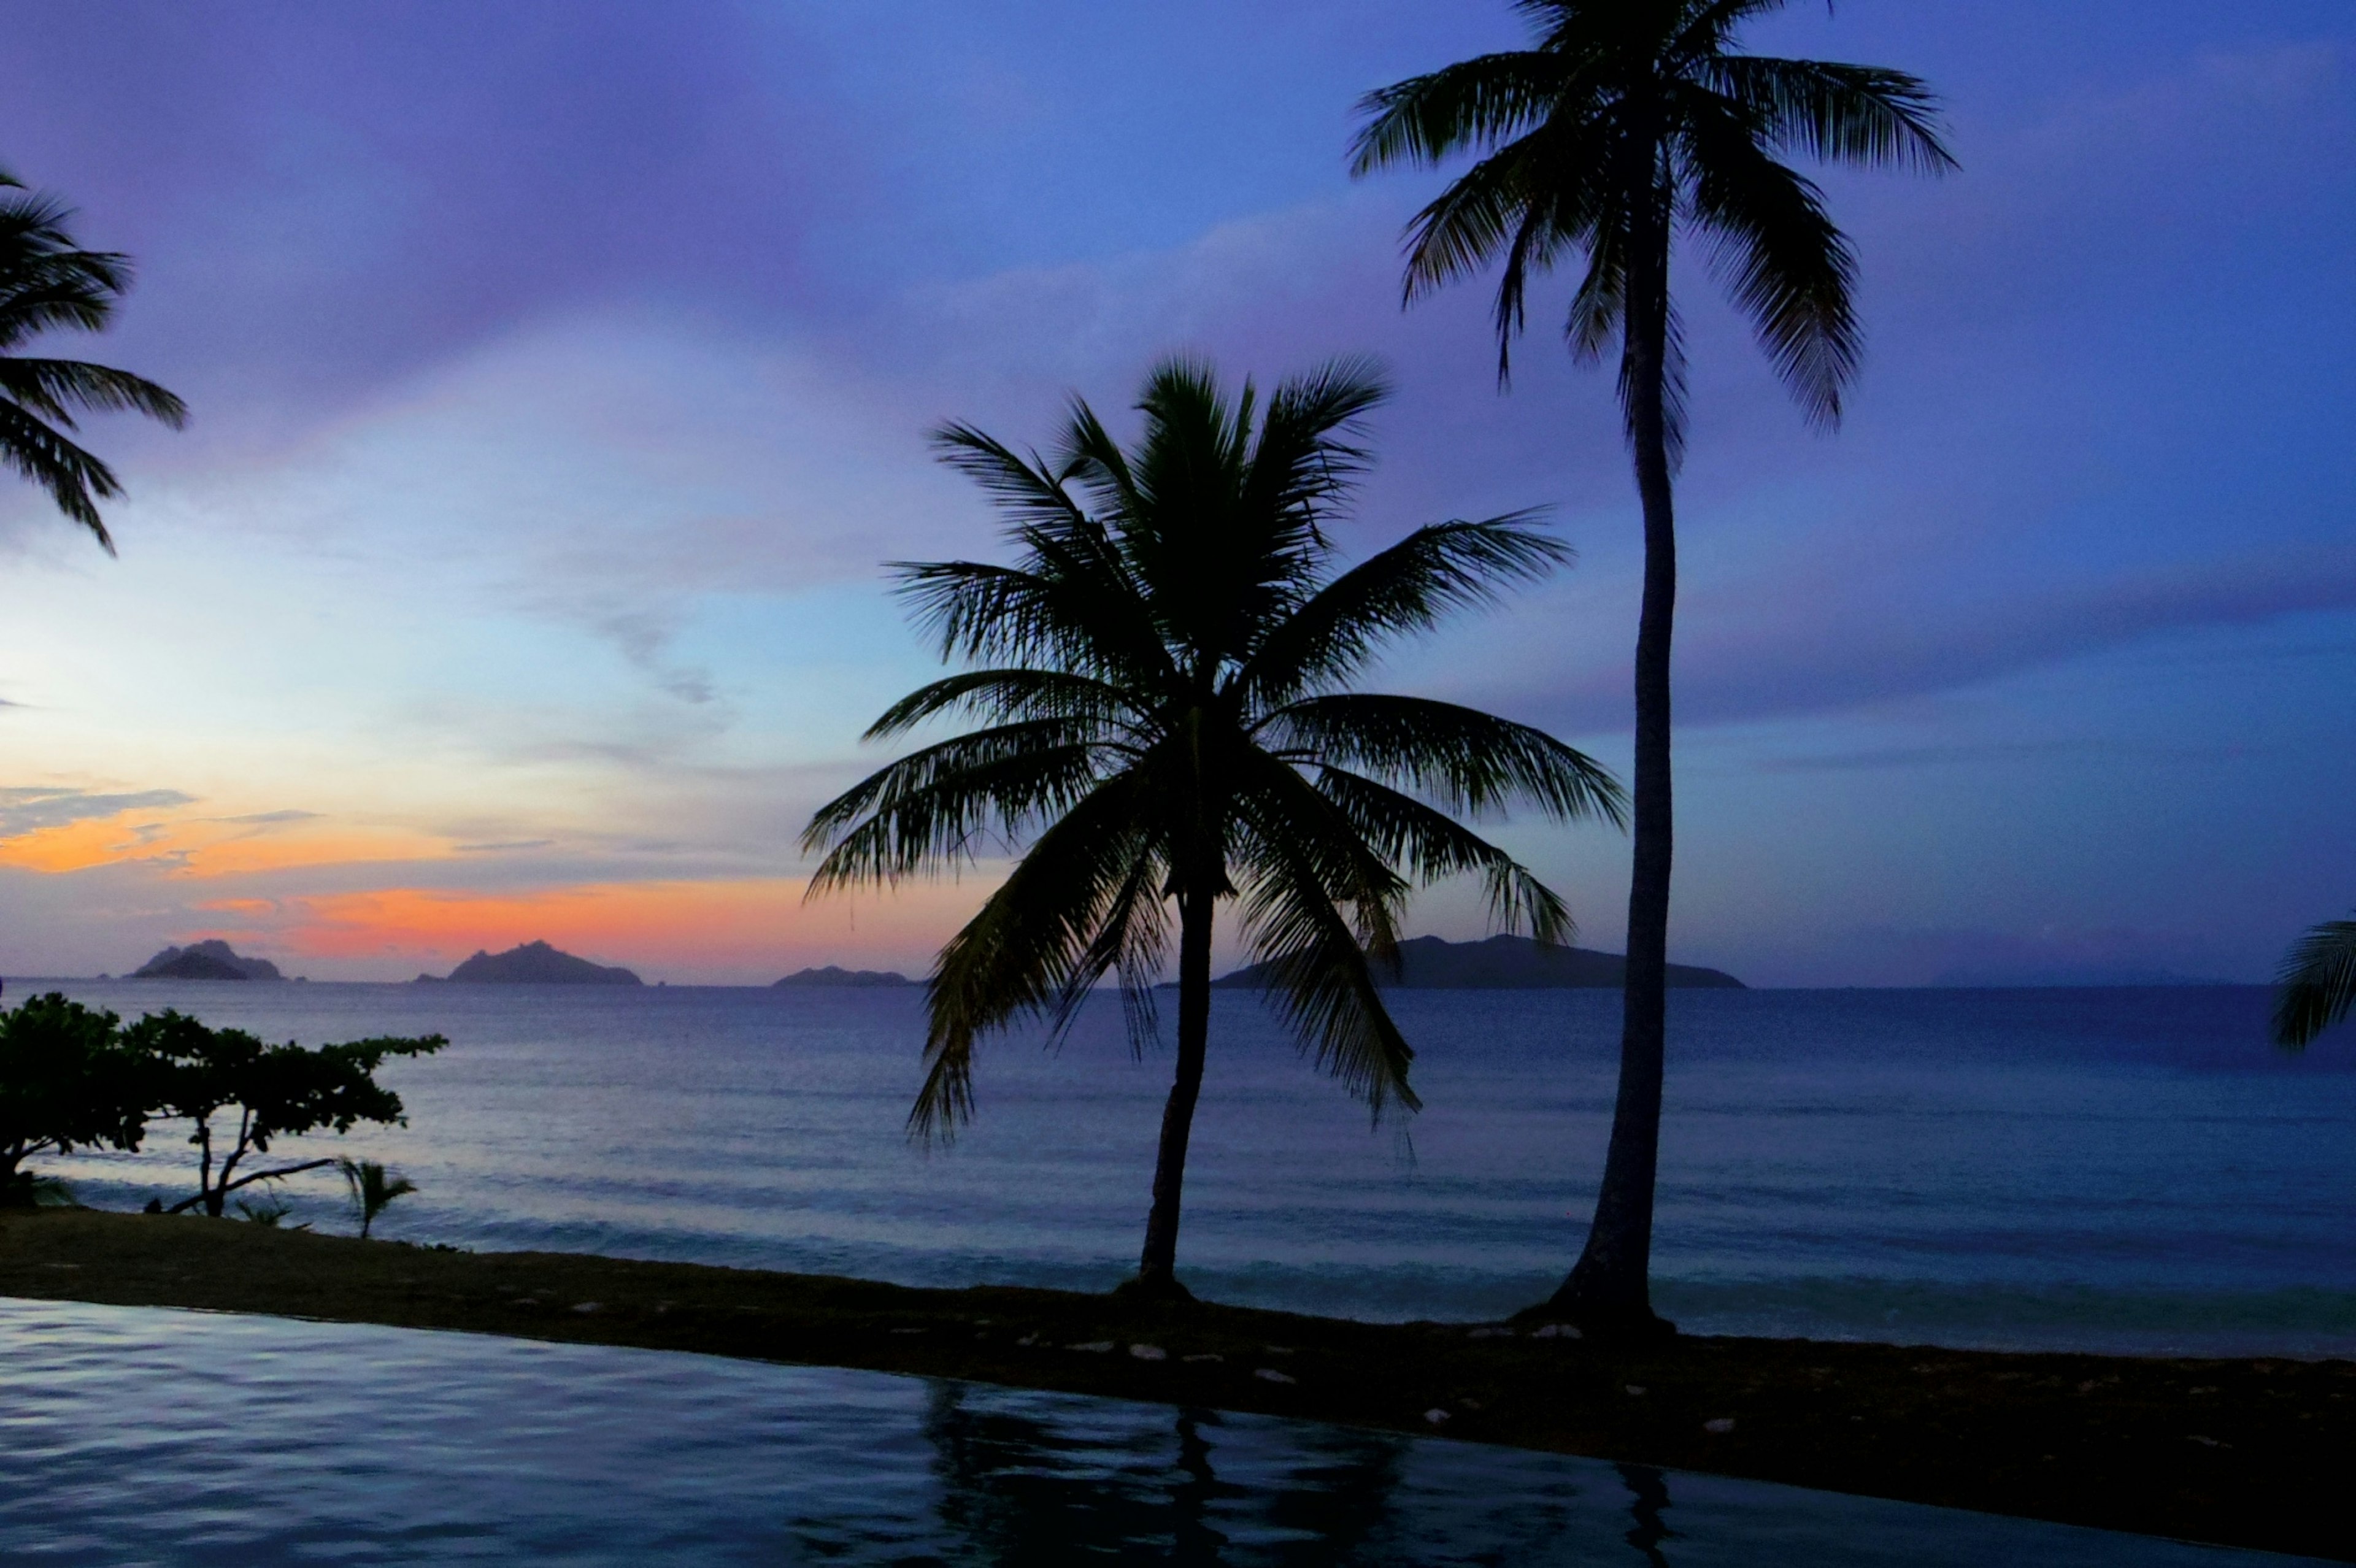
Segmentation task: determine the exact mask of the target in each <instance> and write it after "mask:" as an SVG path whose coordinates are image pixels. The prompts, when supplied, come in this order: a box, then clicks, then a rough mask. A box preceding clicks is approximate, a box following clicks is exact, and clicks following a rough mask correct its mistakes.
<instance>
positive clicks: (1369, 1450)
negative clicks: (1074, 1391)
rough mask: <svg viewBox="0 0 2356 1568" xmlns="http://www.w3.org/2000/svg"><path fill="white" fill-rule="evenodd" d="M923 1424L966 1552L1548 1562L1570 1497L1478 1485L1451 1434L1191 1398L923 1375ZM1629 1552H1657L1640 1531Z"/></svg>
mask: <svg viewBox="0 0 2356 1568" xmlns="http://www.w3.org/2000/svg"><path fill="white" fill-rule="evenodd" d="M925 1435H926V1440H927V1441H928V1442H929V1443H930V1444H931V1445H932V1446H933V1450H934V1454H935V1472H936V1474H937V1476H938V1477H939V1479H940V1482H941V1498H940V1502H939V1520H940V1524H941V1526H942V1533H943V1534H945V1535H946V1536H948V1538H949V1539H951V1540H953V1541H957V1542H958V1543H959V1544H960V1545H961V1546H962V1547H964V1548H965V1550H966V1551H967V1552H969V1554H970V1555H969V1557H968V1558H967V1559H966V1560H967V1561H970V1562H974V1563H992V1564H998V1563H1006V1564H1013V1563H1044V1562H1062V1561H1076V1560H1078V1559H1080V1558H1083V1557H1086V1558H1087V1559H1089V1560H1092V1561H1106V1562H1116V1563H1121V1562H1138V1563H1144V1562H1152V1563H1196V1564H1200V1563H1271V1564H1281V1565H1282V1568H1323V1565H1325V1564H1340V1563H1499V1564H1505V1563H1531V1562H1537V1561H1554V1560H1557V1558H1556V1555H1555V1554H1556V1553H1557V1552H1559V1551H1560V1550H1561V1549H1562V1547H1563V1545H1564V1543H1565V1536H1566V1533H1567V1532H1568V1531H1569V1528H1570V1525H1571V1522H1572V1516H1573V1513H1574V1505H1575V1503H1576V1502H1577V1499H1580V1488H1579V1487H1578V1486H1576V1485H1574V1484H1572V1483H1571V1482H1570V1481H1569V1480H1568V1479H1567V1478H1563V1477H1548V1478H1547V1482H1546V1483H1545V1484H1542V1485H1541V1486H1539V1487H1537V1488H1532V1487H1530V1486H1528V1485H1526V1484H1522V1485H1515V1486H1506V1487H1503V1488H1500V1487H1496V1486H1494V1480H1495V1479H1496V1477H1494V1475H1492V1476H1490V1477H1487V1478H1486V1479H1487V1481H1488V1482H1490V1483H1492V1484H1483V1478H1481V1477H1476V1476H1474V1475H1472V1474H1471V1473H1469V1472H1468V1473H1459V1469H1460V1467H1459V1466H1458V1465H1451V1464H1450V1463H1447V1462H1446V1457H1455V1456H1454V1455H1453V1453H1452V1451H1453V1450H1456V1449H1457V1448H1458V1447H1459V1445H1436V1444H1430V1443H1417V1442H1412V1441H1410V1440H1408V1439H1407V1438H1404V1437H1399V1436H1395V1435H1390V1434H1387V1433H1378V1432H1366V1431H1359V1430H1355V1429H1352V1428H1346V1427H1295V1428H1290V1429H1287V1430H1281V1431H1273V1430H1270V1429H1269V1425H1268V1424H1267V1423H1264V1422H1260V1421H1257V1420H1254V1419H1252V1418H1241V1419H1238V1420H1233V1421H1230V1420H1227V1419H1225V1418H1222V1417H1221V1416H1220V1415H1219V1414H1218V1413H1216V1412H1215V1411H1206V1410H1195V1409H1177V1410H1169V1409H1162V1408H1158V1407H1153V1406H1146V1405H1130V1404H1108V1405H1107V1406H1106V1407H1105V1408H1104V1409H1103V1410H1101V1411H1087V1412H1080V1411H1076V1410H1075V1408H1074V1403H1073V1402H1072V1401H1070V1400H1068V1399H1065V1398H1061V1397H1059V1396H1055V1395H1039V1394H1026V1393H1023V1392H1016V1391H1010V1390H1004V1389H994V1388H982V1387H977V1386H973V1385H966V1384H955V1383H942V1384H936V1385H934V1387H933V1390H932V1392H931V1395H930V1399H929V1402H928V1404H927V1408H926V1419H925ZM1467 1452H1468V1453H1469V1454H1470V1455H1472V1456H1479V1455H1481V1454H1482V1453H1483V1451H1482V1450H1469V1451H1467ZM1436 1454H1437V1455H1440V1456H1444V1457H1442V1458H1441V1459H1440V1462H1438V1463H1435V1462H1434V1458H1435V1455H1436ZM1516 1457H1518V1456H1516ZM1480 1464H1481V1460H1480V1459H1479V1458H1478V1457H1474V1458H1473V1459H1472V1465H1473V1466H1476V1467H1477V1466H1478V1465H1480ZM1629 1473H1630V1474H1631V1476H1632V1477H1633V1475H1635V1474H1636V1473H1637V1472H1635V1471H1633V1470H1632V1471H1631V1472H1629ZM1642 1473H1643V1474H1644V1475H1645V1476H1647V1477H1650V1480H1649V1487H1650V1490H1649V1491H1646V1492H1644V1493H1641V1494H1640V1502H1639V1510H1640V1511H1639V1518H1640V1520H1644V1519H1645V1518H1649V1519H1650V1520H1652V1528H1653V1535H1652V1537H1651V1538H1650V1539H1652V1540H1658V1539H1665V1538H1666V1536H1667V1532H1666V1531H1662V1530H1660V1529H1659V1527H1658V1509H1659V1508H1660V1507H1662V1506H1665V1504H1666V1499H1667V1493H1666V1490H1665V1487H1664V1484H1663V1482H1662V1480H1661V1478H1660V1477H1659V1476H1658V1474H1657V1473H1656V1472H1651V1471H1645V1472H1642ZM1635 1485H1636V1483H1635V1482H1634V1481H1633V1479H1632V1481H1631V1487H1632V1488H1634V1486H1635ZM1646 1509H1649V1510H1650V1511H1649V1513H1647V1512H1646V1511H1645V1510H1646ZM1638 1533H1641V1531H1639V1532H1632V1533H1631V1535H1630V1538H1629V1539H1630V1540H1631V1541H1635V1540H1636V1537H1637V1534H1638ZM1642 1551H1643V1552H1644V1555H1645V1556H1646V1557H1647V1558H1648V1559H1649V1561H1651V1562H1655V1563H1658V1562H1661V1561H1662V1559H1661V1558H1660V1556H1659V1554H1658V1552H1655V1551H1652V1550H1651V1549H1650V1546H1649V1542H1648V1543H1647V1545H1646V1546H1645V1547H1644V1548H1643V1549H1642ZM1587 1560H1588V1561H1592V1559H1591V1558H1589V1559H1587Z"/></svg>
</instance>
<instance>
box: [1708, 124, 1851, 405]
mask: <svg viewBox="0 0 2356 1568" xmlns="http://www.w3.org/2000/svg"><path fill="white" fill-rule="evenodd" d="M1688 123H1689V126H1690V136H1691V140H1692V143H1693V146H1694V158H1693V162H1694V174H1693V194H1692V210H1693V217H1694V221H1695V222H1696V223H1697V224H1699V225H1700V226H1701V228H1702V229H1703V230H1704V231H1705V233H1707V234H1708V237H1709V240H1710V242H1711V251H1710V255H1711V261H1712V263H1713V264H1714V266H1715V267H1716V268H1717V270H1718V271H1719V274H1720V275H1721V276H1722V277H1723V278H1724V279H1725V281H1726V286H1727V292H1728V293H1730V294H1731V295H1732V296H1733V298H1734V302H1735V304H1736V305H1737V306H1738V307H1739V308H1740V310H1741V311H1742V313H1743V314H1744V315H1747V316H1749V317H1750V318H1751V328H1752V330H1753V331H1754V332H1755V333H1756V334H1757V335H1758V338H1759V345H1760V347H1761V348H1762V349H1763V350H1764V351H1765V352H1766V355H1767V357H1768V359H1769V360H1770V362H1772V364H1773V366H1774V368H1775V373H1776V374H1777V376H1779V377H1780V378H1782V379H1783V384H1784V386H1785V387H1787V388H1788V389H1790V390H1791V393H1792V396H1793V398H1794V400H1796V401H1797V402H1798V403H1799V404H1800V407H1801V409H1802V411H1804V413H1806V414H1807V416H1808V417H1809V419H1810V420H1811V421H1813V422H1815V423H1816V424H1819V425H1823V426H1831V425H1835V424H1837V423H1839V422H1840V413H1841V389H1842V388H1843V387H1845V386H1846V385H1847V383H1848V381H1849V379H1851V378H1852V377H1854V376H1855V375H1856V373H1857V368H1858V361H1859V359H1860V358H1861V357H1862V356H1863V352H1864V342H1863V332H1862V329H1861V328H1860V327H1859V326H1858V320H1857V312H1856V306H1855V304H1854V298H1853V296H1854V293H1855V288H1856V280H1857V257H1856V252H1855V251H1853V250H1852V249H1851V248H1850V246H1849V242H1848V240H1847V236H1845V235H1844V234H1842V233H1841V231H1840V229H1838V228H1837V227H1836V226H1835V225H1834V223H1833V220H1832V218H1831V215H1830V214H1828V213H1827V212H1826V210H1825V204H1824V193H1823V192H1822V191H1821V190H1819V189H1818V188H1817V187H1816V185H1815V182H1814V181H1813V180H1810V179H1807V178H1806V177H1804V176H1802V175H1800V174H1798V173H1796V172H1794V170H1792V169H1791V168H1788V167H1786V166H1785V165H1783V164H1780V163H1778V162H1776V161H1775V159H1774V158H1772V156H1770V155H1768V154H1767V152H1766V151H1765V149H1763V148H1762V147H1761V146H1760V145H1759V144H1758V143H1757V142H1756V140H1754V138H1753V134H1752V133H1751V128H1750V127H1749V126H1747V125H1746V124H1744V123H1742V121H1741V120H1740V118H1739V117H1738V116H1737V115H1735V114H1733V113H1731V112H1725V111H1722V110H1719V108H1718V107H1717V106H1716V105H1704V106H1701V107H1699V108H1697V111H1696V112H1694V113H1692V114H1691V115H1690V117H1689V121H1688Z"/></svg>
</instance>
